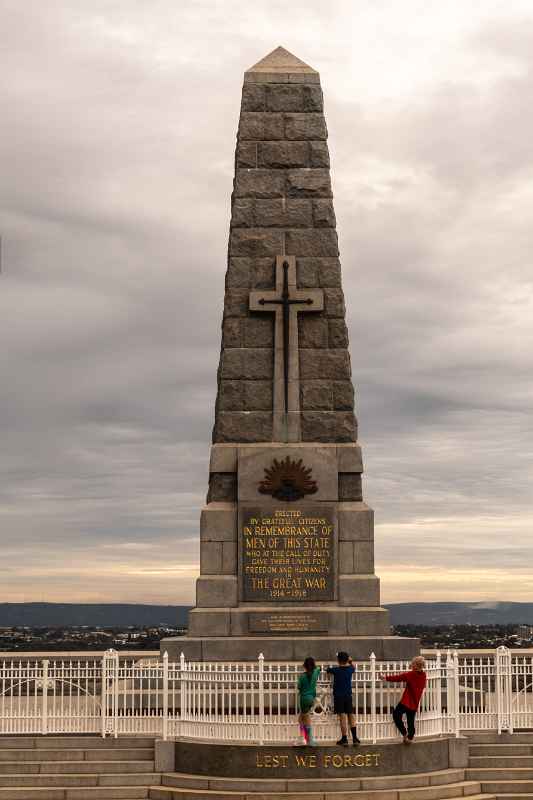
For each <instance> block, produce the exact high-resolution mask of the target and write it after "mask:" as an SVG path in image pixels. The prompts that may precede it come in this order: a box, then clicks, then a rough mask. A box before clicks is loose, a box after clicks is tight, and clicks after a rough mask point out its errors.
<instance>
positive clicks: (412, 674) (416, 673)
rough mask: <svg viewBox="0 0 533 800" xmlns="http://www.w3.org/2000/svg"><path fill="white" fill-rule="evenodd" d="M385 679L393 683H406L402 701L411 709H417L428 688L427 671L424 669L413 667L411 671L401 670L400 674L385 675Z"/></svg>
mask: <svg viewBox="0 0 533 800" xmlns="http://www.w3.org/2000/svg"><path fill="white" fill-rule="evenodd" d="M385 680H386V681H391V682H392V683H405V691H404V693H403V694H402V697H401V700H400V703H401V704H402V705H404V706H405V707H406V708H409V709H410V710H411V711H416V710H417V708H418V705H419V703H420V698H421V697H422V694H423V692H424V689H425V688H426V673H425V672H424V671H420V670H416V669H411V670H409V672H400V674H399V675H385Z"/></svg>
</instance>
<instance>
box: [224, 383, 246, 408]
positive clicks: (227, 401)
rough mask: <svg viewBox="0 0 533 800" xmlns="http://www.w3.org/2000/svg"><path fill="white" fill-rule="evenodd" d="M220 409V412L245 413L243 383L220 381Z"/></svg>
mask: <svg viewBox="0 0 533 800" xmlns="http://www.w3.org/2000/svg"><path fill="white" fill-rule="evenodd" d="M218 409H219V411H244V393H243V381H239V380H237V381H220V383H219V386H218Z"/></svg>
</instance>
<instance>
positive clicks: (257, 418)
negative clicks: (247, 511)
mask: <svg viewBox="0 0 533 800" xmlns="http://www.w3.org/2000/svg"><path fill="white" fill-rule="evenodd" d="M214 441H215V442H271V441H272V413H271V412H270V411H222V412H220V413H219V414H218V418H217V422H216V424H215V432H214ZM213 499H214V498H213ZM220 499H225V498H220Z"/></svg>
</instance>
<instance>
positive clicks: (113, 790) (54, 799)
mask: <svg viewBox="0 0 533 800" xmlns="http://www.w3.org/2000/svg"><path fill="white" fill-rule="evenodd" d="M147 797H148V787H147V786H108V787H98V786H97V787H69V786H61V787H57V788H37V789H35V788H31V789H30V788H28V787H21V788H18V789H14V788H0V800H145V799H146V798H147Z"/></svg>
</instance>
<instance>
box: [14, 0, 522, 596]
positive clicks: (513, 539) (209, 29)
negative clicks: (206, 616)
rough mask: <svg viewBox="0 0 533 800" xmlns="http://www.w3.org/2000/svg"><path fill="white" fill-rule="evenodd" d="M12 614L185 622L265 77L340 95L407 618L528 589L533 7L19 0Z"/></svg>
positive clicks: (367, 377) (347, 202)
mask: <svg viewBox="0 0 533 800" xmlns="http://www.w3.org/2000/svg"><path fill="white" fill-rule="evenodd" d="M0 15H1V18H0V37H1V40H2V43H1V49H0V53H1V69H0V86H1V100H0V102H1V109H0V111H1V134H0V159H1V180H0V213H1V218H2V220H1V235H2V245H3V246H2V274H1V275H0V330H1V342H2V345H1V352H0V369H1V376H2V379H1V380H2V383H1V386H0V403H1V407H0V411H1V413H0V441H1V448H0V529H1V536H2V559H1V561H0V581H1V590H0V600H1V601H8V600H10V601H24V600H26V601H30V600H50V601H53V600H56V601H94V602H96V601H117V602H120V601H128V602H164V603H189V602H192V601H193V587H194V578H195V577H196V575H197V573H198V537H199V533H198V519H199V510H200V507H201V505H202V503H203V501H204V496H205V491H206V484H207V460H208V452H209V442H210V435H211V427H212V422H213V413H214V411H213V407H214V398H215V388H216V367H217V363H218V355H219V336H220V333H219V328H220V321H221V316H222V303H223V289H224V273H225V256H226V247H227V235H228V224H229V211H230V193H231V185H232V178H233V156H234V146H235V134H236V128H237V121H238V112H239V105H240V92H241V85H242V73H243V72H244V70H245V69H247V68H248V67H249V66H251V65H252V64H253V63H255V62H256V61H258V60H259V59H260V58H262V57H263V56H264V55H266V54H267V53H268V52H270V50H272V49H273V48H274V47H276V46H277V45H279V44H281V45H283V46H285V47H286V48H287V49H289V50H290V51H292V52H293V53H295V55H297V56H299V57H300V58H302V59H303V60H304V61H307V62H308V63H310V64H311V65H312V66H313V67H315V68H316V69H318V70H319V71H320V73H321V79H322V86H323V89H324V92H325V103H326V117H327V122H328V128H329V134H330V140H329V144H330V151H331V157H332V164H333V170H332V173H333V187H334V193H335V204H336V212H337V220H338V230H339V238H340V247H341V258H342V264H343V276H344V289H345V293H346V298H347V305H348V314H349V325H350V336H351V353H352V365H353V371H354V382H355V384H356V390H357V398H358V417H359V425H360V436H361V441H362V444H363V446H364V455H365V468H366V480H365V495H366V499H367V501H368V502H369V503H370V504H371V505H372V506H374V507H375V509H376V521H377V528H376V533H377V571H378V573H379V574H380V575H381V578H382V589H383V599H384V601H385V602H393V601H400V600H469V599H471V600H498V599H499V600H531V597H532V595H533V569H532V564H533V492H532V488H531V486H532V478H533V467H532V464H533V424H532V413H531V406H532V396H533V355H532V352H533V347H532V343H533V267H532V254H533V225H532V218H533V72H532V69H533V8H532V4H531V0H523V2H522V0H508V2H505V3H503V2H499V0H483V2H469V3H465V2H464V0H457V1H456V2H454V1H453V0H448V2H446V3H442V2H440V0H438V1H433V0H421V2H416V1H415V0H398V1H396V0H388V1H387V0H381V1H380V0H368V1H366V2H365V1H364V0H357V1H356V2H353V0H346V2H343V1H340V0H333V2H330V3H324V2H323V0H308V2H305V3H303V2H291V3H286V2H278V0H270V1H269V2H254V0H249V1H248V2H245V1H244V0H242V1H241V0H239V1H238V2H224V3H217V2H214V0H211V1H210V2H207V1H205V2H202V1H199V2H182V1H181V0H179V1H178V2H176V0H151V2H149V3H148V2H132V1H131V0H130V2H121V0H109V2H105V1H104V0H91V2H82V1H81V0H63V2H58V1H57V0H56V1H54V0H47V2H46V3H40V2H37V1H36V2H32V0H25V2H24V0H23V2H20V0H13V1H12V2H11V1H10V0H0Z"/></svg>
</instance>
